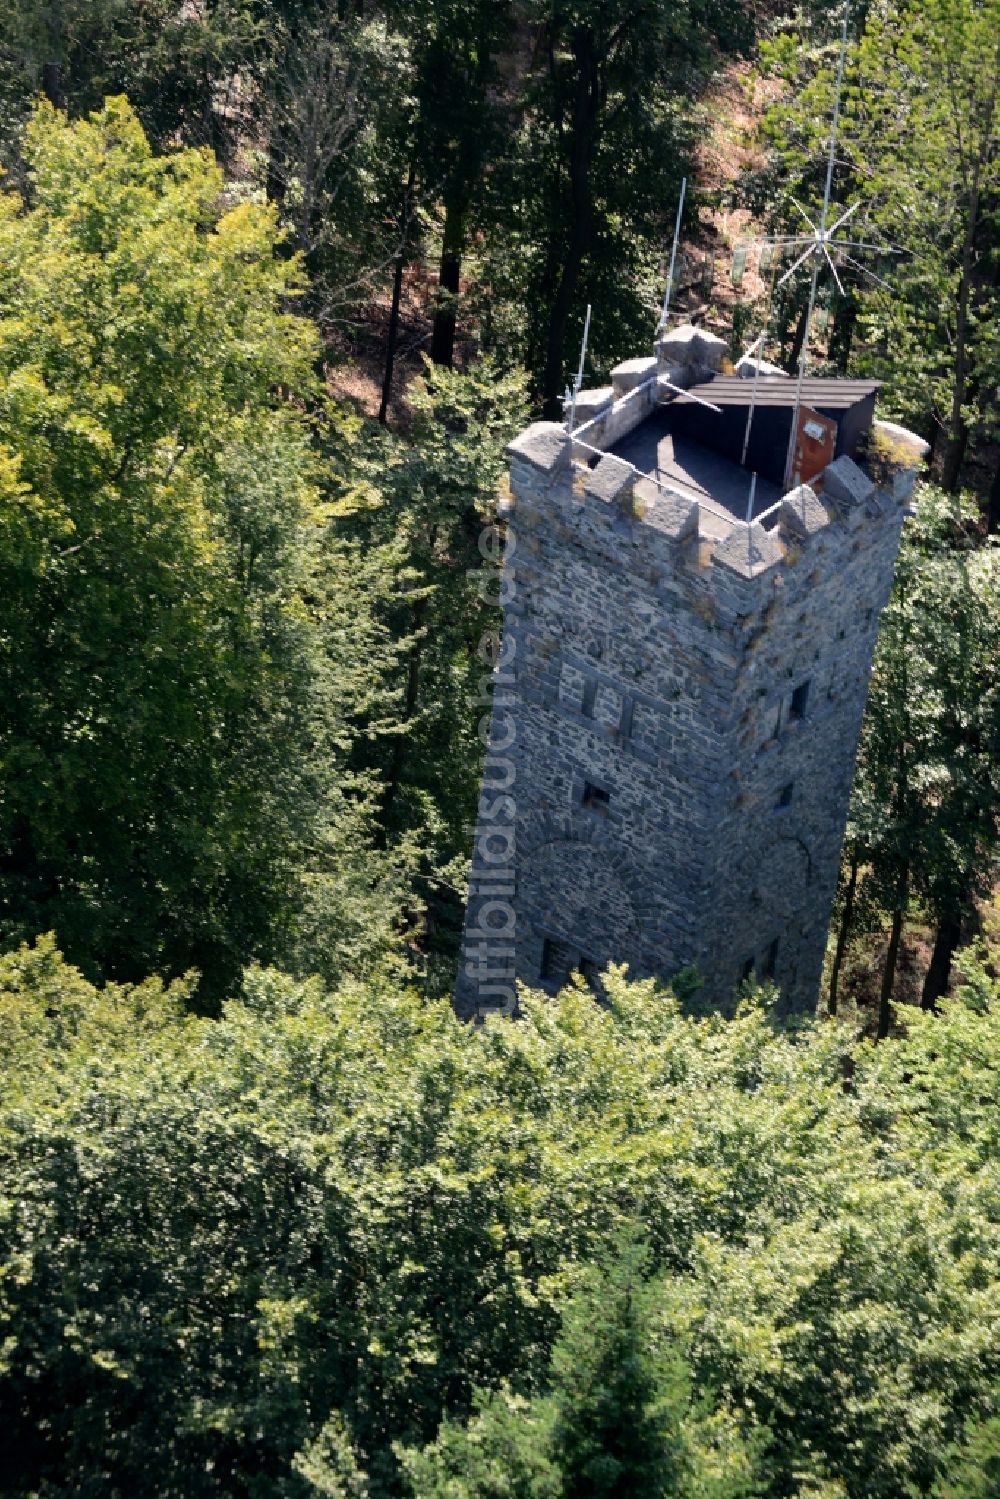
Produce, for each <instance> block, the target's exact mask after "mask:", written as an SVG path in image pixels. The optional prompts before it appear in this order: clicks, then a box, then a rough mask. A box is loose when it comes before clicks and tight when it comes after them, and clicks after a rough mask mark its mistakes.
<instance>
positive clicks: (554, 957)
mask: <svg viewBox="0 0 1000 1499" xmlns="http://www.w3.org/2000/svg"><path fill="white" fill-rule="evenodd" d="M575 967H576V957H575V954H574V952H573V949H572V948H571V947H570V946H569V945H568V943H566V942H560V941H559V939H558V938H557V937H546V938H545V939H544V941H543V942H542V963H541V968H540V970H539V975H538V976H539V978H540V979H541V981H542V983H543V984H544V985H545V987H546V988H547V989H550V990H551V992H552V993H555V992H556V991H557V990H559V989H562V988H564V987H565V986H566V984H568V983H569V976H570V974H571V973H572V972H573V970H574V968H575Z"/></svg>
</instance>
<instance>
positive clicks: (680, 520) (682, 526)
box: [637, 484, 701, 541]
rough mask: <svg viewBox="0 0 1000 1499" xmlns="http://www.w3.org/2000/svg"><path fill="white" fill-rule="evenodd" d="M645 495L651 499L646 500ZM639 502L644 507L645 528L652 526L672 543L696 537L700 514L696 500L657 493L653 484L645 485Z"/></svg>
mask: <svg viewBox="0 0 1000 1499" xmlns="http://www.w3.org/2000/svg"><path fill="white" fill-rule="evenodd" d="M647 495H651V496H652V498H649V499H647ZM637 497H640V492H639V491H637ZM641 500H642V502H643V504H644V506H645V507H646V508H645V509H644V513H643V520H644V522H645V524H646V525H647V526H652V527H653V529H654V530H656V531H662V532H663V534H664V535H665V536H669V537H670V538H671V540H672V541H686V540H687V539H688V537H689V536H696V535H697V533H698V519H699V516H700V514H701V508H700V506H699V504H698V501H697V500H689V499H688V498H687V496H686V495H682V494H673V493H671V492H669V491H666V492H665V491H663V490H659V491H658V490H657V489H656V487H655V485H653V484H649V485H647V486H646V487H645V488H644V489H643V490H642V491H641Z"/></svg>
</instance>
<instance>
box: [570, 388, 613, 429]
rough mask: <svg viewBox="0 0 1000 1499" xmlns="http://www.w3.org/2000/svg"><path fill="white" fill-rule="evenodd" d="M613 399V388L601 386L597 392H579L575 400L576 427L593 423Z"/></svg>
mask: <svg viewBox="0 0 1000 1499" xmlns="http://www.w3.org/2000/svg"><path fill="white" fill-rule="evenodd" d="M614 398H615V392H614V387H613V386H611V385H602V386H601V387H600V389H599V390H581V392H580V394H579V395H578V396H577V398H576V425H577V427H581V426H583V424H584V423H585V422H590V421H593V420H594V418H595V417H597V416H601V415H603V413H604V412H605V411H607V410H608V408H609V407H610V405H611V402H612V401H613V400H614Z"/></svg>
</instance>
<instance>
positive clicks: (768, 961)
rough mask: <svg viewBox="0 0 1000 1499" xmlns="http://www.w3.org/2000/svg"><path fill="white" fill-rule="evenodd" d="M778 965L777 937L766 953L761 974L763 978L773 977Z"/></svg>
mask: <svg viewBox="0 0 1000 1499" xmlns="http://www.w3.org/2000/svg"><path fill="white" fill-rule="evenodd" d="M777 966H778V939H777V937H775V939H774V941H773V942H772V943H771V945H770V947H769V948H768V949H767V952H766V953H765V954H764V962H763V964H762V965H761V970H760V976H761V978H762V979H773V978H774V972H775V969H776V968H777Z"/></svg>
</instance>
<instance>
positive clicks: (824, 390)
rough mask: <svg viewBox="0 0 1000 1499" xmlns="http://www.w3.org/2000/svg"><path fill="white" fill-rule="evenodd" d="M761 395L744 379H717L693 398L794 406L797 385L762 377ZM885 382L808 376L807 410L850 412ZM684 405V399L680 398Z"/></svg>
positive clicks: (790, 380)
mask: <svg viewBox="0 0 1000 1499" xmlns="http://www.w3.org/2000/svg"><path fill="white" fill-rule="evenodd" d="M756 383H757V394H756V397H755V398H754V397H753V396H752V392H753V388H754V381H753V379H752V378H745V377H743V376H740V375H716V376H715V378H714V379H712V380H703V381H702V382H701V384H700V385H692V387H691V394H692V395H695V396H701V398H702V400H703V401H712V402H713V403H714V404H715V405H716V406H749V405H750V401H751V399H755V400H756V404H757V405H758V406H794V404H795V387H796V384H797V381H796V380H795V379H794V378H793V377H792V376H790V375H760V376H758V379H757V382H756ZM881 385H882V382H881V380H834V379H828V378H825V377H824V376H822V375H807V376H806V378H805V379H804V380H803V382H802V400H803V402H804V404H805V405H806V406H815V407H825V408H826V409H827V410H828V411H829V410H834V411H846V410H848V408H849V407H851V406H856V405H857V404H858V402H859V401H864V400H867V398H868V397H869V396H870V395H873V394H874V392H875V391H877V390H879V389H880V388H881ZM676 399H677V400H678V401H683V399H684V397H683V396H677V397H676Z"/></svg>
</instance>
